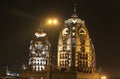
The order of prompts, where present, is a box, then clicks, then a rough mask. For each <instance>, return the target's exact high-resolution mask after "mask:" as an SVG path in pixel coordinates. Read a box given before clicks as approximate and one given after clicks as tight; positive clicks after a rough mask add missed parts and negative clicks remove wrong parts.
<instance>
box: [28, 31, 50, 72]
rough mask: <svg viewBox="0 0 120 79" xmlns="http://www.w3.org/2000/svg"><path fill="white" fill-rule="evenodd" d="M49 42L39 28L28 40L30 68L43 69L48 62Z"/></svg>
mask: <svg viewBox="0 0 120 79" xmlns="http://www.w3.org/2000/svg"><path fill="white" fill-rule="evenodd" d="M50 47H51V45H50V43H49V41H48V39H47V35H46V33H44V32H43V31H42V30H39V31H38V32H36V33H35V35H34V38H33V40H31V42H30V54H29V65H30V66H31V68H32V70H35V71H44V70H46V66H47V65H49V63H50V60H49V59H50V58H49V55H50Z"/></svg>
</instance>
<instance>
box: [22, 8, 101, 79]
mask: <svg viewBox="0 0 120 79" xmlns="http://www.w3.org/2000/svg"><path fill="white" fill-rule="evenodd" d="M50 48H51V44H50V43H49V41H48V37H47V34H46V33H44V32H43V31H42V30H39V31H37V32H36V33H35V35H34V39H33V40H32V41H31V42H30V53H29V67H28V69H23V70H22V71H21V74H20V76H21V77H25V78H28V79H100V73H99V72H97V71H96V60H95V59H96V56H95V50H94V46H93V43H92V41H91V39H90V37H89V32H88V30H87V27H86V25H85V21H84V20H82V19H79V18H78V15H77V13H76V9H75V8H74V12H73V14H72V16H71V17H70V18H69V19H68V20H65V23H64V27H63V28H62V29H61V31H60V34H59V38H58V49H57V52H55V53H57V59H56V60H57V65H55V64H54V63H51V57H52V56H51V51H50Z"/></svg>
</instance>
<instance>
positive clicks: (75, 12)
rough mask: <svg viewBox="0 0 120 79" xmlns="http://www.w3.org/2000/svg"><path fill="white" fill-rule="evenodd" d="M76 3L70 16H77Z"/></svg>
mask: <svg viewBox="0 0 120 79" xmlns="http://www.w3.org/2000/svg"><path fill="white" fill-rule="evenodd" d="M76 9H77V3H75V4H74V9H73V13H72V16H71V17H72V18H77V17H78V15H77V10H76Z"/></svg>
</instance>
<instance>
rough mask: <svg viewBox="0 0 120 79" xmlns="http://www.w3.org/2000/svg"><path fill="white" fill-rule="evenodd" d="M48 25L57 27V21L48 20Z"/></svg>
mask: <svg viewBox="0 0 120 79" xmlns="http://www.w3.org/2000/svg"><path fill="white" fill-rule="evenodd" d="M47 24H48V25H57V24H58V20H57V19H49V20H48V21H47Z"/></svg>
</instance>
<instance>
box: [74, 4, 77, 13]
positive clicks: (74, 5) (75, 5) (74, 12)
mask: <svg viewBox="0 0 120 79" xmlns="http://www.w3.org/2000/svg"><path fill="white" fill-rule="evenodd" d="M76 6H77V3H75V4H74V11H73V12H74V13H76Z"/></svg>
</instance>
